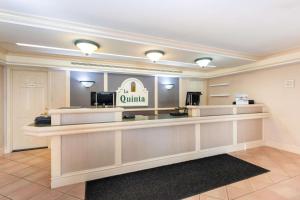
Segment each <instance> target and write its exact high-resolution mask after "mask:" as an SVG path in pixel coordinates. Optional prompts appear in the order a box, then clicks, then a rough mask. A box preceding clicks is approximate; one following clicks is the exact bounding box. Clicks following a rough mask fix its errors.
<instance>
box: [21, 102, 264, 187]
mask: <svg viewBox="0 0 300 200" xmlns="http://www.w3.org/2000/svg"><path fill="white" fill-rule="evenodd" d="M188 110H189V116H178V117H175V116H170V115H169V114H159V115H153V116H136V118H135V119H125V120H124V119H122V113H123V112H124V109H123V108H91V109H57V110H51V111H50V114H51V116H52V118H53V120H52V125H48V126H42V127H38V126H35V125H28V126H26V127H24V132H25V134H28V135H31V136H36V137H50V138H51V187H52V188H55V187H59V186H63V185H68V184H73V183H78V182H82V181H87V180H93V179H98V178H103V177H108V176H113V175H117V174H123V173H128V172H133V171H138V170H142V169H148V168H152V167H157V166H162V165H167V164H172V163H177V162H183V161H187V160H192V159H197V158H201V157H206V156H212V155H217V154H221V153H227V152H232V151H237V150H243V149H246V148H251V147H257V146H260V145H262V142H263V119H264V118H266V117H268V116H269V114H268V113H265V112H264V111H263V105H261V104H257V105H246V106H233V105H228V106H227V105H224V106H190V107H188ZM103 116H105V117H103ZM89 120H90V121H89Z"/></svg>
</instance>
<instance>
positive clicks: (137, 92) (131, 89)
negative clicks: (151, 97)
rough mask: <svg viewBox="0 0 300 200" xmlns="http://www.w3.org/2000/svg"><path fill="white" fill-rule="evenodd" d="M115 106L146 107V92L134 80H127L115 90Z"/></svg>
mask: <svg viewBox="0 0 300 200" xmlns="http://www.w3.org/2000/svg"><path fill="white" fill-rule="evenodd" d="M116 93H117V98H116V103H117V106H122V107H129V106H148V90H147V89H146V88H145V87H144V85H143V83H142V82H141V81H140V80H138V79H136V78H128V79H126V80H125V81H123V83H122V84H121V87H119V88H118V90H117V92H116Z"/></svg>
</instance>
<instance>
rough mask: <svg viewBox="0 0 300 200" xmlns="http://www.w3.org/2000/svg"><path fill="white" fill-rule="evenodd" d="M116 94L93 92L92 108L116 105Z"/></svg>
mask: <svg viewBox="0 0 300 200" xmlns="http://www.w3.org/2000/svg"><path fill="white" fill-rule="evenodd" d="M115 95H116V94H115V92H98V93H97V95H96V92H91V105H92V106H95V105H96V106H97V105H98V106H114V105H115Z"/></svg>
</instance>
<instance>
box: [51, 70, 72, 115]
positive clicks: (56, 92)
mask: <svg viewBox="0 0 300 200" xmlns="http://www.w3.org/2000/svg"><path fill="white" fill-rule="evenodd" d="M49 73H50V79H51V84H50V86H49V87H50V98H51V99H50V104H49V109H51V108H60V107H65V106H69V104H70V102H69V97H68V95H67V94H69V93H70V92H69V90H68V87H69V85H68V82H69V81H70V80H69V79H68V75H67V74H68V72H66V71H63V70H50V71H49Z"/></svg>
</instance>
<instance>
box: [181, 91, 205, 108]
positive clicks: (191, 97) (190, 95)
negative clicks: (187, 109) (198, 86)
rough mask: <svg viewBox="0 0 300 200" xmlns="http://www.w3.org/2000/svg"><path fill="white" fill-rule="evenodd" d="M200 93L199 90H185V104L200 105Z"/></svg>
mask: <svg viewBox="0 0 300 200" xmlns="http://www.w3.org/2000/svg"><path fill="white" fill-rule="evenodd" d="M201 95H202V93H201V92H187V93H186V100H185V105H186V106H189V105H193V106H198V105H200V96H201Z"/></svg>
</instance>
